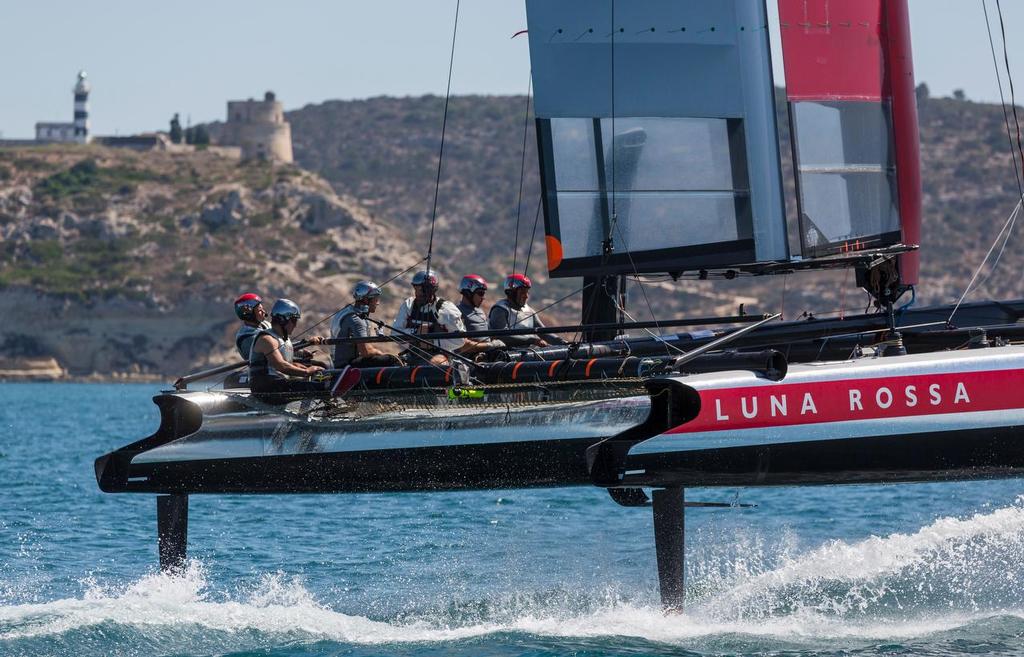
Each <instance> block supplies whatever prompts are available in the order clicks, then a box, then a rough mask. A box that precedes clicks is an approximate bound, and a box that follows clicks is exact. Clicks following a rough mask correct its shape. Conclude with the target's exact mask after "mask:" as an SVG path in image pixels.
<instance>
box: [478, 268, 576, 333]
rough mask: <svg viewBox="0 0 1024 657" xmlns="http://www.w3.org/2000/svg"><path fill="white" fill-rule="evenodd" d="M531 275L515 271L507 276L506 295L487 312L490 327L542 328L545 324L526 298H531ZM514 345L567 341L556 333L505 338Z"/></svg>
mask: <svg viewBox="0 0 1024 657" xmlns="http://www.w3.org/2000/svg"><path fill="white" fill-rule="evenodd" d="M531 287H532V283H530V279H529V277H527V276H526V275H525V274H512V275H510V276H508V277H507V278H506V279H505V298H504V299H501V300H499V301H498V302H497V303H495V304H494V305H493V306H491V312H490V313H488V315H487V323H488V326H489V327H490V328H492V329H494V330H498V329H540V328H544V323H543V322H542V321H541V320H540V316H539V315H538V314H537V311H535V310H534V309H533V308H531V307H530V305H529V304H528V303H526V301H527V300H528V299H529V298H530V288H531ZM502 340H503V341H504V342H505V344H507V345H509V346H511V347H530V346H533V347H546V346H548V345H549V344H563V343H564V342H565V341H564V340H562V339H561V338H559V337H558V336H555V335H550V334H547V335H545V334H541V335H537V334H531V335H509V336H505V337H503V338H502Z"/></svg>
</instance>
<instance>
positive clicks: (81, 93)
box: [36, 71, 92, 144]
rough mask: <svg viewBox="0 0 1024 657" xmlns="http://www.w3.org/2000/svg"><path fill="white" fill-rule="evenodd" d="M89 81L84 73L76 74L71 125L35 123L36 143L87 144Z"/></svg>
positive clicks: (88, 138)
mask: <svg viewBox="0 0 1024 657" xmlns="http://www.w3.org/2000/svg"><path fill="white" fill-rule="evenodd" d="M90 89H92V87H90V86H89V81H88V80H86V74H85V71H79V72H78V82H77V83H76V84H75V116H74V119H75V120H74V121H72V122H71V123H51V122H43V121H41V122H39V123H36V141H39V142H58V143H60V142H64V143H66V142H74V143H78V144H87V143H89V140H90V136H89V91H90Z"/></svg>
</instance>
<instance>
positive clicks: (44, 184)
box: [0, 96, 1024, 377]
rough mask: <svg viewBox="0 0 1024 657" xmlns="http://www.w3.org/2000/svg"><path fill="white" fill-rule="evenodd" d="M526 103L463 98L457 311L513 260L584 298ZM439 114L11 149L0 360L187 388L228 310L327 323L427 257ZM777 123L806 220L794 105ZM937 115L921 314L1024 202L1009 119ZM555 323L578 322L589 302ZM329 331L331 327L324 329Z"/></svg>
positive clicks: (449, 186)
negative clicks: (234, 152) (358, 294)
mask: <svg viewBox="0 0 1024 657" xmlns="http://www.w3.org/2000/svg"><path fill="white" fill-rule="evenodd" d="M525 100H526V99H525V98H517V97H479V96H476V97H462V98H454V99H453V100H452V104H451V107H450V110H449V124H448V135H449V137H450V140H449V141H447V143H446V146H445V161H444V167H443V169H442V175H441V187H440V191H439V198H438V211H437V222H436V226H435V228H436V234H435V236H434V256H435V260H434V264H435V266H436V268H437V269H439V270H440V273H441V274H442V280H443V293H444V295H445V296H447V297H448V298H457V296H458V295H457V292H456V291H455V286H456V283H457V281H458V279H459V278H460V277H461V276H462V275H463V274H465V273H468V272H475V273H479V274H482V275H484V276H485V277H486V278H487V279H488V280H491V281H492V283H493V284H494V285H498V284H499V282H500V281H501V279H502V278H503V276H504V275H505V274H507V273H508V272H509V271H510V270H511V269H512V264H513V261H514V260H515V262H516V264H517V269H518V270H519V271H521V270H522V269H523V266H524V261H525V260H526V258H527V257H529V258H530V270H529V274H530V276H531V278H533V279H534V282H535V290H534V295H533V299H532V300H531V303H533V305H534V306H535V307H538V308H539V307H544V306H545V305H547V304H548V303H550V302H552V301H554V300H556V299H558V298H560V297H562V296H563V295H566V294H569V293H571V292H573V291H574V290H578V288H579V287H580V281H579V280H578V279H559V280H551V281H549V280H547V278H546V275H545V271H544V262H545V255H544V245H543V226H539V227H538V228H537V231H536V233H535V234H534V233H533V230H534V219H535V217H536V216H537V215H536V210H537V201H538V196H539V183H538V176H537V158H536V153H535V137H534V134H533V123H532V118H531V119H529V120H527V121H525V125H526V126H527V134H526V145H527V153H526V160H525V162H526V167H525V178H524V181H523V196H522V199H523V200H522V204H521V205H520V204H519V184H520V165H521V162H522V159H521V158H522V146H523V138H524V135H523V128H524V114H523V112H524V110H525ZM442 108H443V99H441V98H437V97H429V96H428V97H423V98H400V99H399V98H374V99H369V100H361V101H346V102H342V101H331V102H327V103H323V104H321V105H315V106H308V107H305V108H302V109H300V110H296V111H294V112H290V113H288V117H287V118H288V120H289V121H290V122H291V124H292V127H293V133H294V142H295V156H296V160H297V162H298V165H296V166H292V165H288V166H276V167H272V166H270V165H267V164H261V163H250V164H246V165H240V164H239V163H238V162H237V161H235V160H231V159H227V158H223V157H220V156H218V155H216V154H214V153H211V152H202V151H201V152H196V153H182V154H171V153H135V152H131V151H122V150H111V149H104V148H100V147H93V146H88V147H78V146H63V147H56V146H48V147H38V148H23V149H0V312H2V313H3V317H5V321H4V322H3V323H2V324H0V357H2V358H7V359H11V358H18V359H40V358H43V359H45V358H54V359H56V361H57V363H58V369H57V370H55V371H59V368H60V367H63V368H66V370H67V372H68V373H69V374H71V375H73V376H89V375H91V374H95V373H99V374H101V375H109V374H113V373H125V374H128V375H132V376H145V375H149V376H163V377H172V376H175V375H179V374H181V373H183V372H185V371H188V370H191V369H195V368H198V367H202V366H205V365H210V364H219V363H221V362H224V361H225V360H227V359H228V358H230V357H231V355H232V346H231V336H232V334H233V333H234V330H235V327H236V326H237V323H236V320H235V318H234V316H233V313H232V312H231V306H230V303H231V300H232V299H234V297H235V296H237V295H238V294H239V293H241V292H243V291H249V290H253V291H256V292H259V293H260V294H262V295H264V296H265V297H268V298H269V299H271V300H272V299H275V298H278V297H282V296H286V297H289V298H293V299H295V300H296V301H298V302H299V303H300V304H302V306H303V308H304V311H305V316H304V319H303V325H304V326H310V325H312V324H315V323H316V322H317V321H318V320H321V319H324V318H326V317H328V316H329V315H330V313H332V312H333V311H334V310H336V309H337V308H339V307H341V306H342V305H344V304H345V303H346V302H347V301H348V299H349V296H348V294H349V290H350V288H351V284H352V283H353V282H354V281H356V280H358V279H360V278H371V279H374V280H377V281H378V282H382V281H384V280H387V279H388V278H390V277H391V276H393V275H395V274H397V273H398V272H400V271H402V270H403V269H405V268H407V267H410V266H412V265H414V264H415V263H417V262H418V261H420V260H421V258H423V256H424V255H425V253H426V250H427V240H428V236H429V232H430V217H431V212H432V206H433V197H434V179H435V175H436V169H435V167H436V166H437V160H436V158H437V151H438V146H439V137H440V121H441V112H442ZM780 116H781V117H782V118H783V121H782V122H781V124H780V133H781V136H782V139H783V164H784V169H785V170H786V173H787V181H788V182H787V185H788V190H789V194H788V195H789V197H790V200H789V207H788V211H789V212H790V213H791V215H792V214H793V213H794V212H795V207H794V206H795V204H794V203H793V202H792V193H793V189H792V180H791V176H790V175H789V171H790V166H789V155H788V153H789V151H788V149H789V145H788V134H787V132H788V131H787V129H786V125H785V110H784V107H782V106H780ZM920 120H921V153H922V167H923V172H924V176H923V178H924V193H925V194H924V211H925V218H924V238H923V244H922V262H923V267H922V283H921V286H920V288H919V291H918V300H919V302H920V303H940V302H947V301H950V300H954V299H955V297H957V296H959V293H960V292H961V291H962V290H963V287H964V286H965V285H966V283H967V281H968V280H969V279H970V277H971V274H972V273H973V271H974V269H975V267H976V266H977V265H978V263H980V262H981V259H982V258H983V256H984V254H985V251H986V250H987V249H988V246H989V244H990V243H991V241H992V239H993V238H994V237H995V235H996V233H997V232H998V231H999V228H1000V227H1001V226H1002V223H1003V221H1004V220H1005V218H1006V216H1007V214H1008V213H1009V211H1010V210H1011V209H1012V207H1013V205H1014V204H1015V203H1016V200H1017V199H1016V197H1017V186H1016V182H1015V181H1014V176H1013V169H1012V165H1011V163H1010V158H1009V154H1008V151H1007V146H1006V143H1007V142H1006V134H1005V127H1004V124H1003V115H1002V111H1001V109H1000V108H999V107H998V106H993V105H981V104H975V103H971V102H968V101H957V100H952V99H924V101H923V102H922V103H921V105H920ZM211 132H213V133H214V134H216V126H212V127H211ZM517 215H518V223H519V226H518V229H517ZM517 231H518V237H517ZM531 237H532V239H531ZM517 244H518V249H517V250H515V254H514V255H513V253H514V247H515V246H516V245H517ZM531 249H532V251H531ZM1022 267H1024V249H1020V248H1018V247H1017V243H1016V242H1015V241H1013V240H1011V242H1010V244H1009V246H1008V247H1007V248H1006V249H1005V251H1004V253H1003V255H1002V259H1001V265H1000V268H999V270H998V272H997V273H996V275H993V276H989V277H987V278H985V279H984V283H983V285H982V286H981V288H980V289H979V290H978V291H977V292H976V293H975V294H974V295H972V297H971V298H973V299H978V298H984V297H995V298H998V297H1007V296H1021V295H1022V290H1021V289H1020V275H1019V274H1018V273H1016V272H1018V271H1019V270H1020V269H1021V268H1022ZM402 280H407V279H401V280H400V281H399V282H398V283H396V284H394V285H392V286H389V287H388V288H387V289H386V295H385V298H384V303H383V304H382V308H381V310H380V311H379V313H378V316H379V317H380V318H382V319H387V318H389V317H390V316H392V314H393V311H394V308H395V306H396V305H397V303H398V302H399V301H400V300H401V298H403V297H405V296H406V295H407V294H408V293H409V290H408V288H407V283H404V282H402ZM499 294H500V293H499ZM496 296H497V295H496V294H495V293H493V292H492V293H491V295H490V300H491V301H493V300H494V299H495V298H496ZM865 302H866V297H865V295H864V294H863V293H861V292H858V291H857V290H856V289H855V288H854V287H853V277H852V274H850V273H848V272H834V273H828V274H807V275H793V276H787V277H785V278H784V279H779V278H766V279H742V280H735V281H703V282H700V281H680V282H672V281H668V280H661V281H651V282H647V283H646V284H645V285H644V288H643V290H641V289H640V288H639V287H637V286H636V285H632V286H631V291H630V298H629V302H628V306H629V309H630V312H631V314H633V315H634V317H636V318H637V319H649V318H650V317H651V315H652V314H653V315H655V316H656V317H658V318H666V317H669V316H674V315H680V314H690V315H694V314H709V313H733V312H735V310H736V308H737V305H738V304H739V303H744V304H746V308H747V310H748V311H751V312H767V311H778V310H784V311H785V313H786V316H787V318H794V317H796V316H798V315H799V314H800V313H801V312H803V311H805V310H807V311H813V312H815V313H818V314H821V313H823V312H827V311H838V310H840V309H843V310H845V311H846V312H857V311H860V310H863V308H864V305H865ZM545 315H546V316H547V317H548V318H549V319H552V320H557V321H564V322H571V321H573V320H574V319H576V318H578V315H579V296H578V295H577V296H571V297H570V298H569V299H567V300H566V301H564V302H563V303H561V304H559V305H557V306H555V307H553V308H551V309H550V310H548V311H546V312H545ZM301 328H302V327H301V326H300V329H301ZM315 332H320V333H324V332H326V322H325V323H322V324H320V325H319V326H318V327H317V329H316V330H315ZM19 362H22V363H25V362H27V361H24V360H22V361H19ZM34 362H37V363H38V362H39V361H34ZM33 367H34V366H33ZM2 369H3V368H2V367H0V370H2ZM15 369H17V367H15ZM42 369H46V368H45V367H43V368H42Z"/></svg>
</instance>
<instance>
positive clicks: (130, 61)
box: [0, 0, 1024, 139]
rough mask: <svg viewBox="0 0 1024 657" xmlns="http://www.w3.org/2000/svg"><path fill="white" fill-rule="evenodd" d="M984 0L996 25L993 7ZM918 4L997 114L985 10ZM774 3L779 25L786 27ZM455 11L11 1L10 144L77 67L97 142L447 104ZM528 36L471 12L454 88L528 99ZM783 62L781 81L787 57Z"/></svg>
mask: <svg viewBox="0 0 1024 657" xmlns="http://www.w3.org/2000/svg"><path fill="white" fill-rule="evenodd" d="M680 1H693V0H680ZM701 1H712V0H701ZM834 1H835V0H834ZM843 1H853V0H843ZM987 1H988V7H989V12H990V16H992V17H993V21H995V0H987ZM909 2H910V12H911V26H912V27H911V29H912V40H913V47H914V60H915V67H916V75H917V81H918V82H922V81H923V82H926V83H927V84H928V87H929V89H930V90H931V93H932V95H933V96H949V95H951V94H952V92H953V90H955V89H962V90H963V91H964V92H965V93H966V95H967V97H968V98H970V99H971V100H976V101H983V102H998V99H999V92H998V88H997V86H996V78H995V73H994V69H993V65H992V55H991V53H990V51H989V45H988V36H987V34H986V31H985V21H984V17H983V13H982V0H909ZM774 5H775V2H774V0H768V7H769V13H770V18H769V20H770V23H771V24H772V25H777V16H776V12H775V11H774ZM1002 5H1003V14H1004V18H1005V20H1006V24H1007V30H1008V39H1009V40H1010V42H1009V43H1008V49H1009V55H1010V68H1011V72H1013V73H1014V74H1015V82H1016V83H1017V85H1018V89H1019V90H1020V91H1021V97H1022V98H1024V36H1021V35H1022V32H1021V30H1020V29H1019V28H1020V27H1021V26H1024V0H1005V1H1003V2H1002ZM455 6H456V4H455V0H370V1H368V0H360V1H359V2H355V1H352V0H330V1H328V0H319V1H316V2H314V1H312V0H293V1H292V2H290V3H283V2H280V1H276V2H272V1H270V0H245V1H244V2H243V1H241V0H215V1H211V0H178V1H177V2H173V3H167V2H159V3H158V2H152V1H151V0H133V1H128V0H101V1H99V2H81V1H80V0H76V1H74V2H71V1H67V0H33V1H32V2H16V3H4V5H3V9H2V11H0V25H2V31H3V38H2V39H0V137H2V138H6V139H15V138H30V137H32V136H33V131H34V126H35V123H36V121H70V120H71V111H72V98H71V88H72V87H73V86H74V82H75V76H76V74H77V72H78V70H79V69H85V70H86V71H87V72H88V75H89V80H90V82H91V84H92V86H93V92H92V95H91V97H90V108H89V110H90V117H91V121H92V132H93V134H97V135H113V134H121V135H125V134H133V133H137V132H144V131H152V130H158V129H164V130H166V129H167V125H168V121H169V119H170V117H171V115H172V114H174V113H175V112H179V113H180V114H181V118H182V122H185V121H187V120H189V119H191V121H192V122H193V123H199V122H205V121H211V120H218V119H223V118H224V114H225V111H226V101H227V100H228V99H244V98H251V97H257V98H258V97H261V96H262V95H263V92H264V91H267V90H273V91H274V92H276V93H277V97H278V99H279V100H281V101H282V102H283V103H284V105H285V109H296V108H299V107H302V106H304V105H307V104H311V103H320V102H323V101H325V100H331V99H353V98H368V97H372V96H380V95H390V96H406V95H420V94H426V93H433V94H438V95H443V94H444V91H445V83H446V80H447V74H448V57H449V49H450V47H451V31H452V23H453V20H454V18H455ZM993 24H994V25H995V26H996V27H997V24H996V23H993ZM525 27H526V15H525V8H524V4H523V2H522V0H462V4H461V8H460V12H459V31H458V41H457V45H456V52H455V63H454V73H453V81H452V92H453V93H455V94H469V93H476V94H524V93H526V90H527V83H528V76H529V51H528V43H527V39H526V37H525V36H521V37H518V38H516V39H511V38H510V37H511V35H512V34H513V33H515V32H516V31H518V30H521V29H525ZM775 32H776V33H777V30H775ZM995 36H996V38H997V39H998V38H999V37H998V32H996V35H995ZM997 44H998V41H997ZM998 52H999V55H1000V57H1001V56H1002V52H1001V50H1000V51H998ZM774 59H775V65H776V71H777V72H776V81H777V82H778V83H781V82H783V80H784V78H783V76H782V72H781V59H780V56H779V54H778V52H776V54H775V57H774ZM1018 76H1019V79H1016V78H1017V77H1018ZM1004 84H1005V83H1004Z"/></svg>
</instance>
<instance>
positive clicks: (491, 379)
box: [96, 0, 1024, 607]
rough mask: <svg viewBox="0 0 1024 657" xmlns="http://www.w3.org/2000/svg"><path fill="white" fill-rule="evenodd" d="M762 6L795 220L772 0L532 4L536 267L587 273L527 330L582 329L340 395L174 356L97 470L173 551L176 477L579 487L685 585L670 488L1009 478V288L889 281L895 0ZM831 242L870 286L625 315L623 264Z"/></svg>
mask: <svg viewBox="0 0 1024 657" xmlns="http://www.w3.org/2000/svg"><path fill="white" fill-rule="evenodd" d="M778 5H779V19H780V25H779V34H780V35H781V42H782V43H781V45H782V51H783V56H784V67H785V73H786V96H787V101H788V102H787V112H788V121H789V126H790V130H791V134H792V140H791V141H792V154H791V157H792V161H793V170H794V174H795V179H796V180H795V182H796V199H795V205H796V207H797V208H798V212H797V218H796V220H795V221H793V222H787V216H786V210H785V200H786V199H785V193H784V189H785V188H784V185H783V175H782V166H781V161H782V153H781V149H780V146H779V138H778V129H777V125H778V117H777V116H776V104H775V100H774V91H775V86H774V80H773V77H772V66H771V55H770V43H769V41H770V37H769V29H768V14H767V11H766V6H765V2H764V1H763V0H718V1H716V2H675V1H669V0H646V1H645V2H625V1H623V0H596V1H595V0H559V1H558V2H552V1H551V0H527V17H528V34H529V45H530V57H531V64H532V71H533V87H534V90H535V105H534V112H535V117H536V133H537V139H538V152H539V160H540V161H539V168H540V174H541V183H542V198H543V211H544V220H545V232H546V245H547V266H548V272H549V274H550V276H552V277H582V279H583V294H584V303H583V315H582V321H581V322H580V324H578V325H574V326H570V327H552V328H548V329H546V330H548V331H555V332H559V331H561V332H564V333H572V332H575V333H576V334H577V335H581V336H582V338H579V339H576V340H574V341H571V342H570V343H569V344H568V345H558V346H552V347H546V348H540V349H519V350H509V351H506V352H503V353H502V356H501V358H500V359H499V360H496V361H493V362H469V363H454V362H453V364H452V365H451V366H445V367H433V366H421V367H387V368H371V369H366V370H363V371H362V372H361V378H360V381H359V383H358V384H357V385H356V386H355V387H354V388H352V389H351V390H349V391H348V392H347V393H346V394H345V395H344V396H343V397H341V398H337V399H334V398H322V397H311V396H306V397H302V396H298V397H291V398H282V399H270V400H268V399H266V398H259V397H257V396H255V395H253V394H251V393H250V392H249V391H248V389H247V388H245V387H244V386H241V385H237V382H238V380H237V379H233V381H235V384H225V385H224V387H222V388H220V389H206V390H188V389H187V386H188V385H189V384H190V383H193V382H195V381H196V380H197V379H198V378H199V377H184V378H183V379H181V380H180V381H179V386H178V388H179V389H178V390H174V391H168V392H164V393H161V394H160V395H158V396H156V397H155V399H154V401H155V402H156V404H157V406H158V407H159V408H160V411H161V422H160V426H159V428H158V430H157V431H156V433H154V434H153V435H152V436H149V437H147V438H145V439H143V440H140V441H138V442H134V443H131V444H129V445H127V446H125V447H122V448H120V449H118V450H116V451H114V452H111V453H109V454H106V455H104V456H101V457H100V458H98V459H97V461H96V476H97V480H98V482H99V485H100V487H101V488H102V489H103V490H104V491H107V492H137V493H156V494H157V495H158V498H157V500H158V514H157V515H158V536H159V544H160V558H161V564H162V565H163V566H165V567H168V568H170V567H174V566H175V565H176V564H179V563H180V562H181V561H182V560H183V559H184V558H185V554H186V552H185V545H186V528H187V509H188V495H190V494H197V493H268V492H274V493H300V492H339V493H340V492H356V491H390V492H402V491H423V490H455V489H474V488H476V489H483V488H509V487H532V486H568V485H591V486H599V487H603V488H607V489H608V491H609V493H610V495H611V497H612V498H613V499H614V500H615V501H616V502H618V503H620V504H623V505H627V506H637V505H648V504H650V505H653V507H654V517H655V543H656V548H657V552H658V563H659V577H660V583H661V591H662V597H663V601H664V602H665V604H666V605H667V606H669V607H678V606H679V605H681V604H682V596H683V584H682V559H683V512H684V508H685V507H686V506H688V505H689V506H699V505H706V504H704V503H696V502H686V501H685V500H684V497H683V490H684V488H688V487H715V486H730V487H733V486H765V485H801V484H848V483H868V482H914V481H934V480H952V479H973V478H984V477H1006V476H1019V475H1021V474H1024V437H1022V436H1021V427H1022V426H1024V346H1020V345H1018V344H1015V343H1016V341H1018V340H1020V338H1021V333H1022V331H1024V325H1021V324H1020V323H1019V319H1020V318H1021V316H1022V315H1024V301H1020V300H1018V301H1012V302H999V303H996V302H980V303H967V304H957V305H956V306H955V307H950V306H941V307H933V308H922V309H911V308H908V307H907V306H909V303H905V300H906V299H908V298H910V299H912V297H913V291H914V286H915V284H916V283H917V278H918V269H919V266H918V263H919V253H918V251H917V245H918V244H919V243H920V230H921V228H920V226H921V188H920V164H919V155H918V130H917V111H916V98H915V93H914V76H913V69H912V60H911V56H910V34H909V22H908V13H907V3H906V0H856V1H852V2H843V3H836V2H831V3H830V2H828V0H778ZM791 237H793V238H794V239H793V242H794V245H795V246H796V247H797V248H795V249H791V245H790V238H791ZM834 268H851V269H853V270H854V271H855V272H856V281H857V284H858V286H859V287H861V288H862V289H864V290H865V291H866V292H867V293H868V294H869V295H870V296H871V298H872V299H873V302H874V308H875V312H873V313H871V314H867V315H859V316H850V317H845V318H842V319H828V320H805V321H798V322H780V321H776V319H777V318H776V317H775V316H749V315H737V316H733V317H701V318H684V319H679V320H672V321H662V322H658V321H653V322H648V323H645V322H624V321H623V317H622V315H621V313H622V295H621V292H622V289H623V286H624V284H625V281H626V280H627V279H630V280H633V281H638V282H639V284H641V285H642V284H643V283H642V281H643V277H644V276H646V275H652V274H658V275H663V276H670V277H672V278H674V279H679V278H683V277H693V278H700V279H715V278H724V279H732V278H736V277H740V276H769V275H777V274H785V273H791V272H798V271H811V270H821V269H834ZM901 303H903V304H904V305H903V307H901V306H900V304H901ZM679 327H690V328H692V329H693V330H692V331H688V332H678V333H672V334H668V335H666V334H665V333H664V330H665V329H667V328H679ZM737 327H739V328H737ZM651 328H655V329H657V330H659V331H660V332H661V333H660V334H654V333H650V332H649V331H648V329H651ZM631 330H632V331H636V330H643V331H648V332H646V333H643V334H633V335H630V334H629V333H628V331H631ZM513 332H514V331H513ZM508 333H509V332H508V331H506V332H504V333H503V332H502V331H483V332H474V333H464V334H459V335H464V336H469V337H474V336H476V337H483V336H491V337H499V338H500V337H501V336H502V335H503V334H508ZM445 337H453V336H452V334H434V335H424V336H420V338H418V339H422V340H430V339H440V338H445ZM363 339H365V340H384V339H390V338H377V337H371V338H363ZM645 489H653V494H652V495H650V496H649V495H648V494H647V492H646V491H645ZM652 498H653V500H652Z"/></svg>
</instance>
